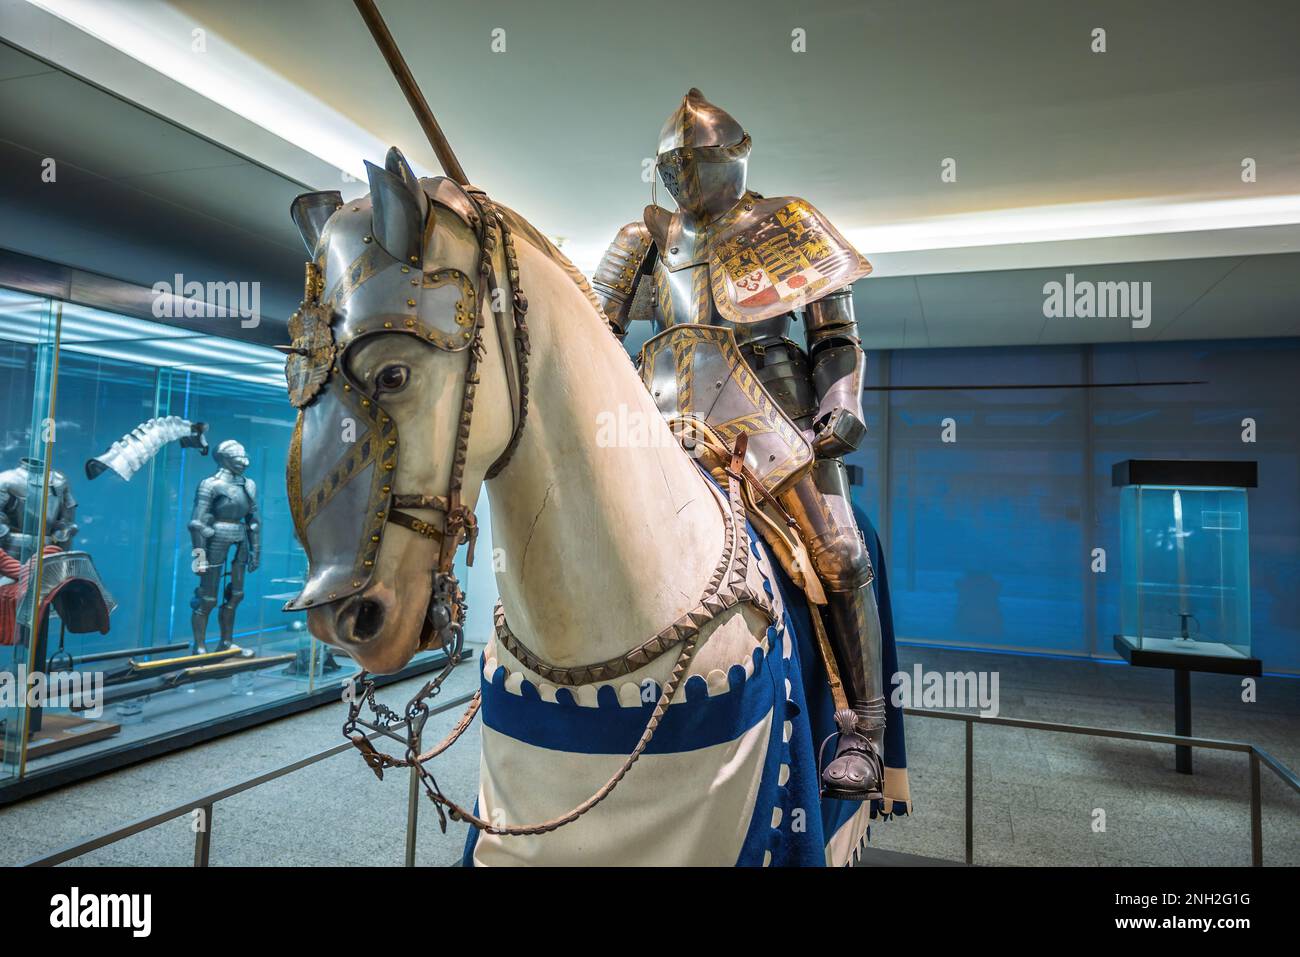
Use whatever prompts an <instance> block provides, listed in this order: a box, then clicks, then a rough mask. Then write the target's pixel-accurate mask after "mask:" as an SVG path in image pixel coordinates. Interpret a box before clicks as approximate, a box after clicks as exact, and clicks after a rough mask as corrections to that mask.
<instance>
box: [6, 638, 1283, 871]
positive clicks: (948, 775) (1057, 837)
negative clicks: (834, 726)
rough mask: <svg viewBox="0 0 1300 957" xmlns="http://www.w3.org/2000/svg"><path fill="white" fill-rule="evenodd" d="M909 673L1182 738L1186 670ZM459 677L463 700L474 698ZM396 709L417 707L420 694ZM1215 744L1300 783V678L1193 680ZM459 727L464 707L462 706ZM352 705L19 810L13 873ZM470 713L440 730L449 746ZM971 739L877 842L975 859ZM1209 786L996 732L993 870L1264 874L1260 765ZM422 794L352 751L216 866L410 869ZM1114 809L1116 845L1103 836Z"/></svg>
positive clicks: (1221, 764) (181, 838) (230, 773)
mask: <svg viewBox="0 0 1300 957" xmlns="http://www.w3.org/2000/svg"><path fill="white" fill-rule="evenodd" d="M899 652H900V655H899V657H900V666H901V667H903V668H906V669H909V670H910V669H911V668H912V666H913V665H914V664H915V663H918V662H919V663H921V664H922V665H923V667H924V668H925V669H926V670H938V671H944V670H948V669H953V670H969V669H978V670H988V669H997V670H998V671H999V673H1000V683H1001V688H1000V690H1001V713H1002V714H1003V715H1004V716H1010V717H1026V718H1039V719H1043V720H1051V721H1060V722H1065V723H1074V724H1088V725H1106V726H1111V727H1117V728H1130V729H1140V730H1151V731H1169V730H1171V725H1172V680H1171V677H1170V675H1169V673H1168V672H1165V671H1156V670H1149V669H1140V668H1130V667H1128V666H1126V665H1109V664H1093V663H1079V662H1073V661H1063V660H1056V659H1047V658H1035V657H1024V656H1012V655H995V654H979V655H975V654H971V653H969V652H957V651H949V650H943V649H934V648H924V647H915V646H907V647H902V648H900V649H899ZM476 678H477V676H476V673H475V669H474V668H473V667H470V666H465V667H462V668H460V669H458V671H457V673H456V674H455V675H453V676H452V678H451V679H450V680H449V682H448V685H447V690H446V694H448V695H449V696H451V695H455V694H458V693H459V692H460V691H462V690H465V689H468V688H470V687H471V686H472V684H473V682H474V681H475V680H476ZM420 680H422V679H412V680H411V681H408V682H407V683H406V686H398V687H397V688H395V689H389V690H388V692H387V693H386V694H385V695H384V697H385V699H386V700H390V701H399V700H401V701H404V700H405V695H404V694H403V692H404V691H406V690H407V688H410V689H412V690H413V689H414V688H415V687H416V686H417V684H418V682H419V681H420ZM1192 700H1193V722H1194V724H1193V729H1194V732H1195V733H1196V734H1197V735H1198V736H1204V737H1210V738H1231V739H1237V740H1244V741H1252V742H1254V743H1255V744H1257V745H1258V746H1260V747H1262V748H1264V749H1265V750H1267V751H1270V752H1271V753H1272V754H1274V755H1275V756H1276V757H1278V758H1279V759H1281V760H1282V761H1283V762H1285V763H1286V764H1288V765H1290V766H1291V767H1292V768H1296V767H1300V681H1297V680H1288V679H1278V678H1263V679H1261V680H1260V684H1259V700H1258V702H1257V703H1254V704H1243V703H1242V702H1241V701H1240V691H1239V681H1238V679H1233V678H1229V677H1221V676H1213V675H1196V676H1195V677H1194V678H1193V692H1192ZM456 713H459V709H456ZM341 720H342V715H341V712H340V710H339V708H338V707H337V706H331V707H327V708H319V709H316V710H315V711H310V712H306V713H304V714H300V715H296V716H294V717H290V718H285V719H282V720H279V721H276V722H273V723H271V724H268V725H264V726H261V727H258V728H254V729H252V730H249V731H245V732H242V733H239V734H235V735H232V736H229V737H226V738H222V739H219V740H217V741H213V742H210V743H207V744H203V745H199V746H196V747H193V748H190V749H188V750H186V751H183V752H180V753H177V754H173V755H169V756H166V757H162V758H158V759H155V760H152V761H149V762H146V763H143V764H140V765H136V766H134V767H130V768H125V769H123V770H120V771H117V772H114V773H110V774H106V775H103V776H101V777H99V778H96V779H93V780H90V781H86V782H82V783H80V784H76V785H72V786H69V787H66V788H63V789H61V790H59V791H56V792H53V793H51V794H47V795H43V796H40V797H36V798H33V799H30V800H28V801H25V802H22V803H19V804H17V805H14V806H11V807H7V808H3V809H0V834H3V835H4V839H3V840H0V865H10V864H16V863H20V862H21V861H23V860H26V859H29V858H31V857H34V856H36V855H38V854H41V853H45V852H49V851H52V850H54V849H57V848H59V847H62V846H65V845H67V844H70V843H73V842H75V841H77V840H80V839H83V838H86V837H90V836H92V835H94V834H98V833H101V832H103V831H105V830H108V829H109V828H111V827H113V826H117V825H120V824H122V823H125V822H128V821H131V820H135V819H138V818H140V817H143V816H145V815H146V814H149V813H152V812H155V811H158V810H162V809H165V808H167V807H169V806H172V805H175V804H177V803H181V802H183V801H185V800H188V799H190V798H192V797H195V796H198V794H199V793H200V792H201V791H209V790H214V789H216V788H218V787H220V786H223V785H226V784H230V783H234V782H237V781H240V780H243V779H245V778H249V777H252V776H254V775H256V774H258V773H259V772H262V771H265V770H268V769H271V768H274V767H278V766H281V765H284V764H288V763H289V762H291V761H293V760H295V759H297V758H300V757H302V756H304V755H306V754H310V753H312V752H314V751H317V750H321V749H323V748H326V747H328V746H330V745H332V744H335V743H337V742H338V740H339V737H338V735H339V726H340V723H341ZM454 720H455V713H448V714H446V715H442V716H439V717H438V718H436V719H434V722H433V723H432V730H431V731H430V732H429V733H428V736H429V737H431V738H432V737H434V736H435V735H439V734H441V732H442V731H443V730H445V729H446V728H447V727H449V726H450V724H451V723H452V722H453V721H454ZM962 737H963V730H962V726H961V725H960V724H957V723H955V722H947V721H938V720H934V719H924V718H909V719H908V726H907V739H908V752H909V754H908V757H909V763H910V765H911V776H912V788H913V797H914V802H915V806H916V807H915V810H916V813H915V815H914V816H911V817H905V818H895V819H894V820H893V821H890V822H888V823H886V824H883V825H881V826H879V827H877V828H876V834H875V837H874V841H873V842H874V844H875V846H877V847H879V848H883V849H887V850H894V851H904V852H908V853H911V854H919V855H924V856H927V857H933V858H947V859H950V860H957V859H960V857H961V855H962V809H963V804H962V800H963V799H962V771H963V750H962ZM1195 760H1196V774H1195V775H1194V776H1192V777H1187V776H1184V775H1180V774H1177V773H1176V772H1175V771H1174V770H1173V755H1172V754H1171V753H1170V751H1169V749H1168V748H1163V747H1159V746H1156V745H1148V744H1144V743H1138V742H1126V741H1115V740H1105V739H1097V738H1081V737H1077V736H1067V735H1060V734H1048V733H1043V732H1032V731H1023V730H1019V729H1002V728H989V727H985V728H978V729H977V730H976V759H975V788H976V791H975V802H976V803H975V863H976V864H1029V865H1036V864H1158V865H1203V864H1243V865H1244V864H1248V863H1249V860H1250V837H1249V801H1248V784H1247V775H1246V769H1247V762H1246V758H1245V756H1243V755H1241V754H1231V753H1226V752H1206V751H1198V752H1197V753H1196V757H1195ZM440 761H441V763H440V765H439V781H440V782H441V783H442V785H443V787H444V789H446V790H448V791H449V792H450V793H451V794H453V795H456V796H460V797H468V796H469V795H470V794H471V793H472V789H473V787H474V785H475V782H476V779H477V773H478V762H477V731H474V732H472V733H471V734H467V735H466V737H465V738H464V740H463V743H462V744H461V746H460V747H459V748H458V749H454V750H453V752H452V753H451V754H450V755H448V756H444V757H443V758H441V759H440ZM1262 787H1263V801H1264V807H1263V822H1264V860H1265V863H1267V864H1274V865H1280V864H1286V865H1292V866H1294V865H1297V864H1300V797H1297V796H1296V795H1295V794H1294V793H1293V792H1291V791H1289V790H1287V789H1286V788H1284V786H1283V785H1281V784H1280V783H1279V782H1278V781H1277V780H1276V778H1275V777H1274V776H1273V775H1272V774H1271V773H1269V772H1268V771H1267V770H1264V771H1263V772H1262ZM406 793H407V789H406V779H405V777H404V776H400V775H399V776H397V777H395V778H392V777H390V779H389V780H388V781H385V782H383V783H380V782H378V781H376V780H375V778H374V776H373V775H372V774H371V773H370V772H369V771H368V770H367V769H366V768H365V767H364V766H363V764H362V763H361V761H360V760H359V759H358V758H356V757H355V756H353V755H351V754H344V755H340V756H338V757H335V758H331V759H329V760H327V761H324V762H322V763H320V764H317V765H314V766H312V767H310V768H307V769H305V770H302V771H298V772H296V773H294V774H291V775H288V776H286V777H284V778H280V779H278V780H276V781H273V782H271V783H270V784H267V785H264V786H262V787H259V788H256V789H254V790H252V791H250V792H247V793H245V794H242V795H240V796H238V797H236V798H233V799H231V800H229V801H224V802H222V803H220V804H218V805H217V808H216V811H215V813H214V817H213V840H212V858H211V861H212V864H213V865H236V864H239V865H256V864H278V865H321V864H353V865H355V864H400V863H401V862H402V857H403V840H404V833H403V827H404V814H405V802H406ZM1098 808H1100V809H1102V810H1104V811H1105V825H1106V828H1105V831H1104V832H1100V833H1098V832H1095V831H1094V830H1093V821H1094V816H1095V815H1094V812H1095V810H1096V809H1098ZM421 810H422V814H421V820H420V843H419V848H418V854H417V861H418V863H420V864H425V865H431V864H432V865H436V864H450V863H454V862H456V861H457V860H458V859H459V855H460V848H461V845H462V843H463V839H464V831H463V828H462V827H459V826H454V825H453V826H452V827H450V828H449V830H448V833H447V834H446V835H443V834H441V833H439V830H438V825H437V819H436V816H435V815H434V814H433V813H432V811H431V809H430V808H429V807H428V806H427V805H426V806H425V807H424V808H422V809H421ZM192 859H193V834H192V831H191V830H190V822H189V821H188V819H186V820H177V821H172V822H170V823H169V824H166V825H163V826H161V827H158V828H155V829H153V830H151V831H148V832H145V833H143V834H140V835H137V836H135V837H133V838H129V839H127V840H126V841H123V842H121V843H118V844H115V845H112V846H110V847H106V848H103V849H101V850H99V851H96V852H94V853H92V854H89V855H87V856H86V857H84V858H82V859H81V861H79V863H85V864H122V865H187V864H190V863H191V862H192Z"/></svg>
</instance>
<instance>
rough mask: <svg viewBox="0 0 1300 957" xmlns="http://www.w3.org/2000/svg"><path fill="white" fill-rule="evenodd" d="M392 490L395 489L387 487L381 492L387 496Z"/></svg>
mask: <svg viewBox="0 0 1300 957" xmlns="http://www.w3.org/2000/svg"><path fill="white" fill-rule="evenodd" d="M392 490H393V487H392V486H391V485H385V486H384V487H383V488H382V489H380V491H381V492H383V493H384V494H385V495H387V494H388V493H389V492H391V491H392Z"/></svg>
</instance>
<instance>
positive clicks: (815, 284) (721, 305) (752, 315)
mask: <svg viewBox="0 0 1300 957" xmlns="http://www.w3.org/2000/svg"><path fill="white" fill-rule="evenodd" d="M746 206H748V207H749V210H748V211H747V212H748V213H749V215H740V216H734V217H733V216H730V215H729V216H728V217H727V220H726V221H725V222H719V223H716V224H714V225H713V227H711V228H710V230H709V232H710V250H709V274H710V281H711V284H712V289H713V299H714V302H715V303H716V304H717V307H718V311H719V312H720V313H721V314H722V316H723V317H724V318H725V319H728V320H729V321H731V322H737V323H746V322H759V321H761V320H763V319H770V318H772V317H773V316H778V315H781V314H782V313H786V312H790V311H791V310H794V309H798V308H800V307H802V306H804V305H805V304H807V303H810V302H815V301H816V300H818V299H820V298H821V297H822V296H824V295H826V294H827V293H830V292H834V291H835V290H836V289H841V288H843V287H844V286H846V285H848V284H850V283H852V282H855V281H856V280H858V279H861V278H862V277H863V276H865V275H867V274H868V273H870V272H871V264H870V263H869V262H867V260H866V259H864V258H863V257H862V256H861V255H859V254H858V252H857V250H855V249H854V248H853V247H852V246H851V245H849V243H848V241H847V240H845V239H844V237H843V236H841V235H840V233H839V232H838V231H837V230H836V229H835V227H834V226H832V225H831V224H830V222H829V221H828V220H827V219H826V218H825V217H824V216H822V214H821V213H820V212H818V211H817V209H816V208H815V207H814V206H813V205H812V204H811V203H808V202H806V201H805V200H802V199H797V198H790V197H786V198H783V199H771V200H761V199H757V198H754V197H753V196H752V194H750V195H748V196H747V197H746V199H745V201H744V202H743V203H742V204H741V205H740V207H739V208H741V209H742V210H743V209H744V207H746Z"/></svg>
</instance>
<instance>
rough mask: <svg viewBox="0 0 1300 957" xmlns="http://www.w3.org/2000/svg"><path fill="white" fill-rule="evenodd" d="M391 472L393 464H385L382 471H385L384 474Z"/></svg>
mask: <svg viewBox="0 0 1300 957" xmlns="http://www.w3.org/2000/svg"><path fill="white" fill-rule="evenodd" d="M392 470H393V463H392V462H389V463H388V464H386V465H385V466H384V471H386V472H391V471H392Z"/></svg>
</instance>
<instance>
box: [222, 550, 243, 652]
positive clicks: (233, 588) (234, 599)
mask: <svg viewBox="0 0 1300 957" xmlns="http://www.w3.org/2000/svg"><path fill="white" fill-rule="evenodd" d="M243 553H244V549H243V548H241V549H240V550H239V552H238V553H237V554H236V555H235V560H234V561H233V562H231V563H230V581H229V582H227V583H226V594H225V600H224V601H223V602H222V603H221V611H219V612H218V613H217V621H218V622H219V623H220V625H221V644H220V645H219V646H218V649H217V650H219V651H224V650H225V649H227V648H229V647H230V646H231V644H232V643H233V642H234V637H235V609H236V608H238V607H239V603H240V602H241V601H243V600H244V574H245V572H246V571H247V569H248V565H247V563H246V562H245V560H244V558H243Z"/></svg>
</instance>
